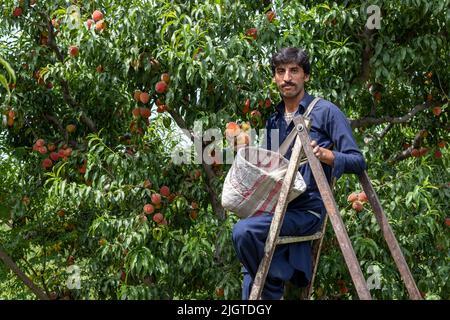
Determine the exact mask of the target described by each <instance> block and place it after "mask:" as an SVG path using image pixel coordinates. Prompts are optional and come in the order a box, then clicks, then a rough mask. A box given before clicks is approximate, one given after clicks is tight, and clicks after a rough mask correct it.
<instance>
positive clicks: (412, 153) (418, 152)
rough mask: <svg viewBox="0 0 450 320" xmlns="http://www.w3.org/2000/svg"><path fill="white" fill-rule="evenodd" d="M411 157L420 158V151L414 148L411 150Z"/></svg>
mask: <svg viewBox="0 0 450 320" xmlns="http://www.w3.org/2000/svg"><path fill="white" fill-rule="evenodd" d="M411 155H412V156H413V157H414V158H418V157H420V151H419V150H418V149H416V148H414V149H412V150H411Z"/></svg>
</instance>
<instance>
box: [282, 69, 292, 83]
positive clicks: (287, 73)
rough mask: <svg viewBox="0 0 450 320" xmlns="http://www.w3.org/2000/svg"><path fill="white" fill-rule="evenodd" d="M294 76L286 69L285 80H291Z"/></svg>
mask: <svg viewBox="0 0 450 320" xmlns="http://www.w3.org/2000/svg"><path fill="white" fill-rule="evenodd" d="M291 78H292V74H291V73H290V72H289V71H286V72H285V73H284V76H283V81H284V82H290V81H291Z"/></svg>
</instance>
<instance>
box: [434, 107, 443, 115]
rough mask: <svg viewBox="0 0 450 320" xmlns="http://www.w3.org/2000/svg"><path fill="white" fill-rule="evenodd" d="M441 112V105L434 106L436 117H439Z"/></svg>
mask: <svg viewBox="0 0 450 320" xmlns="http://www.w3.org/2000/svg"><path fill="white" fill-rule="evenodd" d="M441 112H442V108H441V107H434V108H433V114H434V115H435V116H436V117H439V115H440V114H441Z"/></svg>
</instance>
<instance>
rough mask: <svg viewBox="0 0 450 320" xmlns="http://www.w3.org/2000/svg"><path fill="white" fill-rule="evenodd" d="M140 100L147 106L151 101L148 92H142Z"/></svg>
mask: <svg viewBox="0 0 450 320" xmlns="http://www.w3.org/2000/svg"><path fill="white" fill-rule="evenodd" d="M139 100H140V101H141V102H142V103H143V104H146V103H148V102H149V101H150V95H149V94H148V93H147V92H141V94H140V95H139Z"/></svg>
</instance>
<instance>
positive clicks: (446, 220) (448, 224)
mask: <svg viewBox="0 0 450 320" xmlns="http://www.w3.org/2000/svg"><path fill="white" fill-rule="evenodd" d="M445 224H446V225H447V226H448V227H450V218H445Z"/></svg>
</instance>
